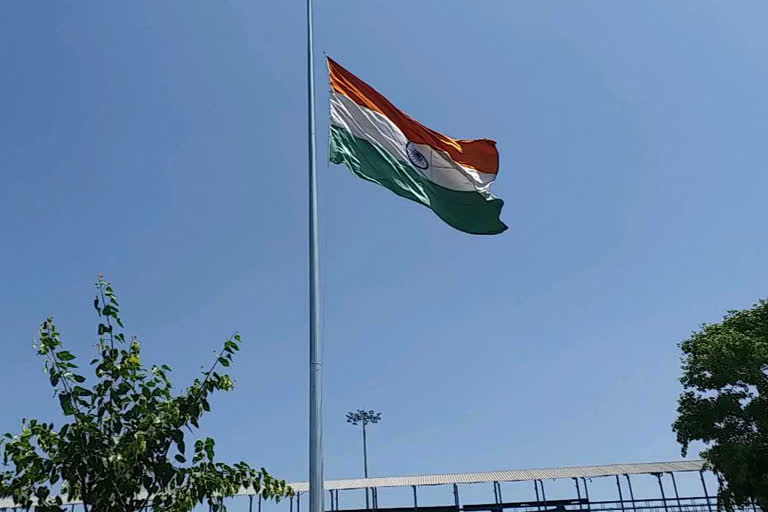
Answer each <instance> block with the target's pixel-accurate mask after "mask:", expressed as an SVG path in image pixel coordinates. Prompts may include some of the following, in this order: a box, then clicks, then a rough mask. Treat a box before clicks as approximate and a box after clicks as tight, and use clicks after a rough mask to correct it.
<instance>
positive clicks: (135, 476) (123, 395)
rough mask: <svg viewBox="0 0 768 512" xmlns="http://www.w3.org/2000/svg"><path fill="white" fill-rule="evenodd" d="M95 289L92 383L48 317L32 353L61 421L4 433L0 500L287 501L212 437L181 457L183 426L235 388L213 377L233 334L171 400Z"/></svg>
mask: <svg viewBox="0 0 768 512" xmlns="http://www.w3.org/2000/svg"><path fill="white" fill-rule="evenodd" d="M96 287H97V294H96V298H95V300H94V303H93V304H94V307H95V308H96V312H97V313H98V315H99V325H98V335H99V342H98V346H97V354H96V357H95V358H94V359H93V360H92V361H91V365H92V366H93V368H94V371H95V379H94V381H93V383H92V384H91V385H89V384H88V383H86V378H85V377H84V376H82V375H80V374H79V373H78V366H77V365H76V364H75V356H74V355H73V354H72V353H70V352H68V351H67V350H65V349H64V347H63V346H62V343H61V340H60V334H59V332H58V331H57V330H56V326H55V325H54V323H53V320H52V319H50V318H49V319H47V320H46V321H45V322H43V324H42V326H41V327H40V333H39V339H38V340H37V343H36V347H35V348H36V350H37V353H38V354H39V355H40V356H41V357H43V358H44V360H45V369H46V372H47V374H48V377H49V379H50V383H51V386H53V388H54V389H55V393H56V396H57V397H58V402H59V404H60V406H61V410H62V412H63V413H64V415H65V417H66V421H67V422H66V423H65V424H63V425H62V426H61V427H60V428H58V429H56V428H55V427H54V425H53V423H45V422H41V421H38V420H29V421H22V424H21V433H20V434H19V435H16V436H14V435H11V434H5V437H4V438H2V441H0V451H1V452H2V462H3V466H4V468H3V470H2V471H0V497H2V498H9V497H10V498H12V499H13V500H14V502H15V503H17V504H18V505H20V506H22V507H25V508H29V507H30V506H32V505H34V506H35V510H38V511H45V512H52V511H64V510H65V508H63V506H62V505H63V504H64V503H65V502H66V501H67V500H72V501H81V502H82V503H83V504H84V507H85V510H86V512H134V511H135V512H138V511H141V510H143V509H144V508H145V507H147V506H149V507H151V508H152V509H153V510H157V511H164V512H165V511H167V512H187V511H190V510H192V509H193V508H194V507H195V506H196V505H198V504H202V503H206V502H207V503H208V504H209V505H210V506H211V507H212V508H213V510H217V511H219V510H226V508H225V506H224V503H223V500H224V498H225V497H229V496H232V495H234V494H236V493H238V492H240V491H241V490H243V489H248V490H252V491H255V492H258V493H259V494H260V495H261V496H262V497H264V498H266V499H275V500H277V501H279V500H280V498H281V497H284V496H286V495H290V494H291V493H292V490H291V489H290V488H289V487H288V486H286V484H285V482H284V481H282V480H277V479H275V478H273V477H272V476H271V475H270V474H269V473H268V472H267V471H266V470H265V469H264V468H261V469H259V470H257V469H254V468H252V467H251V466H249V465H248V464H246V463H244V462H240V463H237V464H234V465H228V464H224V463H221V462H216V461H215V460H214V440H213V439H211V438H204V439H198V440H196V441H195V443H194V447H193V449H192V450H190V451H191V452H192V453H191V457H190V459H191V460H189V461H188V460H187V457H188V455H187V446H186V444H185V438H186V435H185V434H186V432H185V429H186V430H187V431H188V432H193V430H192V428H193V427H194V428H199V425H198V422H199V420H200V417H201V416H202V415H203V414H204V413H206V412H208V411H210V404H209V399H210V397H211V395H212V394H213V393H214V392H215V391H230V390H232V389H233V387H234V383H233V381H232V379H231V378H230V377H229V376H228V375H225V374H220V373H219V372H218V371H217V370H218V369H219V368H220V367H225V368H226V367H229V366H230V364H231V361H232V358H233V356H234V354H235V353H236V352H237V351H239V350H240V347H241V338H240V335H238V334H235V335H233V336H232V337H231V338H229V339H227V340H226V341H225V343H224V346H223V348H222V349H221V351H220V352H218V354H217V356H216V358H215V360H214V361H213V363H212V365H211V367H210V369H209V370H208V371H205V372H204V373H203V374H202V376H201V377H200V378H198V379H195V381H194V382H193V383H192V385H190V386H189V387H188V388H187V389H186V390H185V391H184V392H183V393H180V394H178V395H175V394H174V393H173V391H172V387H171V381H170V379H169V377H168V375H169V374H170V372H171V369H170V368H169V367H168V366H166V365H162V366H152V367H151V368H150V369H149V370H147V369H146V368H145V367H144V365H143V364H142V360H141V352H140V345H139V342H138V340H136V339H135V338H134V339H131V340H128V341H126V338H125V334H124V333H123V330H124V329H123V327H124V326H123V322H122V321H121V320H120V316H119V307H120V306H119V304H118V301H117V297H116V296H115V293H114V291H113V290H112V287H111V286H110V284H109V283H108V282H106V281H105V280H104V279H103V278H102V277H101V276H99V280H98V282H97V283H96ZM6 392H7V390H6ZM62 496H63V497H64V499H62Z"/></svg>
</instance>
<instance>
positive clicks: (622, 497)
mask: <svg viewBox="0 0 768 512" xmlns="http://www.w3.org/2000/svg"><path fill="white" fill-rule="evenodd" d="M616 487H617V488H618V489H619V504H621V512H624V495H623V494H621V480H619V475H616Z"/></svg>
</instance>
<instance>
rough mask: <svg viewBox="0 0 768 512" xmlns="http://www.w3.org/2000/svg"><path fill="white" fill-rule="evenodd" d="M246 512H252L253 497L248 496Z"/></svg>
mask: <svg viewBox="0 0 768 512" xmlns="http://www.w3.org/2000/svg"><path fill="white" fill-rule="evenodd" d="M248 512H253V496H248Z"/></svg>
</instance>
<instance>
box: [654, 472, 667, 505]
mask: <svg viewBox="0 0 768 512" xmlns="http://www.w3.org/2000/svg"><path fill="white" fill-rule="evenodd" d="M656 478H657V479H658V480H659V489H661V499H662V501H663V502H664V511H665V512H669V508H667V497H666V496H665V495H664V486H663V485H662V483H661V473H656Z"/></svg>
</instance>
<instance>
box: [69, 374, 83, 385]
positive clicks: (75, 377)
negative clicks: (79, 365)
mask: <svg viewBox="0 0 768 512" xmlns="http://www.w3.org/2000/svg"><path fill="white" fill-rule="evenodd" d="M72 380H74V381H75V382H77V383H78V384H82V383H83V382H85V377H83V376H82V375H73V376H72Z"/></svg>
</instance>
